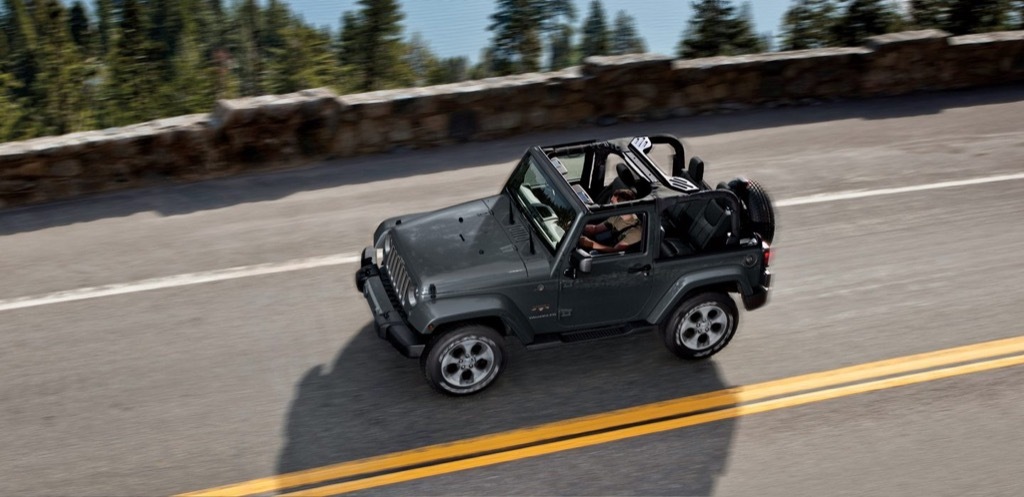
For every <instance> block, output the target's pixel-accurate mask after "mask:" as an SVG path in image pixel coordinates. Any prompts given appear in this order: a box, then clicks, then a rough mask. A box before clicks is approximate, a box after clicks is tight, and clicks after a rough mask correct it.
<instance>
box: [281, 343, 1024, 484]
mask: <svg viewBox="0 0 1024 497" xmlns="http://www.w3.org/2000/svg"><path fill="white" fill-rule="evenodd" d="M1021 364H1024V355H1020V356H1014V357H1005V358H1002V359H994V360H990V361H985V362H978V363H973V364H966V365H961V366H954V367H949V368H944V369H937V370H932V371H926V372H923V373H914V374H908V375H905V376H898V377H894V378H888V379H884V380H876V381H871V382H866V383H858V384H854V385H848V386H844V387H838V388H832V389H827V390H819V391H815V392H810V393H805V394H799V395H793V396H790V397H783V398H779V399H774V400H768V401H763V402H757V403H754V404H747V405H742V406H737V407H731V408H727V409H722V410H719V411H713V412H707V413H702V414H695V415H693V416H688V417H685V418H678V419H670V420H666V421H658V422H653V423H649V424H644V425H639V426H632V427H629V428H623V429H620V430H614V431H609V432H604V433H598V434H594V435H585V436H582V437H577V438H572V439H568V440H562V441H557V442H550V443H546V444H542V445H535V446H531V447H524V448H520V449H513V450H509V451H505V452H498V453H494V454H488V455H484V456H478V457H472V458H468V459H462V460H458V461H452V462H448V463H441V464H436V465H433V466H426V467H422V468H416V469H411V470H406V471H398V472H395V473H388V474H383V475H380V476H373V477H370V478H364V479H361V480H352V481H347V482H344V483H338V484H334V485H328V486H325V487H320V488H314V489H310V490H303V491H300V492H295V493H289V494H284V495H282V496H281V497H299V496H303V497H319V496H329V495H338V494H343V493H348V492H355V491H359V490H366V489H370V488H376V487H381V486H384V485H393V484H396V483H402V482H406V481H410V480H416V479H421V478H427V477H431V476H438V475H443V474H447V473H454V472H457V471H465V470H467V469H475V468H480V467H484V466H491V465H495V464H500V463H505V462H510V461H517V460H520V459H526V458H530V457H537V456H542V455H547V454H552V453H555V452H563V451H567V450H571V449H578V448H581V447H589V446H592V445H598V444H603V443H608V442H615V441H619V440H623V439H627V438H634V437H639V436H643V435H650V434H653V433H659V432H663V431H668V430H676V429H679V428H685V427H688V426H694V425H699V424H705V423H711V422H713V421H721V420H724V419H730V418H736V417H740V416H748V415H751V414H757V413H762V412H768V411H775V410H778V409H784V408H788V407H795V406H800V405H804V404H811V403H814V402H821V401H824V400H830V399H836V398H839V397H846V396H850V395H857V394H862V393H867V392H874V391H878V390H885V389H889V388H895V387H900V386H906V385H913V384H916V383H924V382H927V381H934V380H939V379H943V378H950V377H953V376H960V375H966V374H971V373H978V372H981V371H989V370H993V369H998V368H1005V367H1010V366H1017V365H1021Z"/></svg>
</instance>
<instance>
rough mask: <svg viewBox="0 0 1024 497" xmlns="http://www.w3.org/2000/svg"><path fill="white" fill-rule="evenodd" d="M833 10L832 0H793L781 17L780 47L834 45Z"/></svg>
mask: <svg viewBox="0 0 1024 497" xmlns="http://www.w3.org/2000/svg"><path fill="white" fill-rule="evenodd" d="M835 12H836V5H835V3H834V2H833V0H795V1H794V2H793V4H792V5H790V7H789V9H788V10H786V13H785V15H783V18H782V49H783V50H804V49H807V48H822V47H828V46H832V45H835V44H836V42H835V38H834V32H833V29H834V28H833V24H834V23H835V22H836V21H835Z"/></svg>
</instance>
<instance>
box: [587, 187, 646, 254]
mask: <svg viewBox="0 0 1024 497" xmlns="http://www.w3.org/2000/svg"><path fill="white" fill-rule="evenodd" d="M635 198H636V194H635V193H633V190H630V189H628V188H623V189H620V190H615V192H614V193H612V198H611V203H613V204H617V203H619V202H628V201H630V200H633V199H635ZM642 238H643V229H642V228H641V227H640V219H639V218H638V217H637V216H636V214H624V215H621V216H612V217H610V218H608V219H607V220H605V222H603V223H600V224H588V225H586V226H584V227H583V236H580V248H582V249H584V250H594V251H597V252H601V253H606V254H607V253H612V252H622V251H625V250H628V249H629V248H630V247H631V246H633V245H635V244H637V243H639V242H640V240H641V239H642ZM598 240H599V241H598Z"/></svg>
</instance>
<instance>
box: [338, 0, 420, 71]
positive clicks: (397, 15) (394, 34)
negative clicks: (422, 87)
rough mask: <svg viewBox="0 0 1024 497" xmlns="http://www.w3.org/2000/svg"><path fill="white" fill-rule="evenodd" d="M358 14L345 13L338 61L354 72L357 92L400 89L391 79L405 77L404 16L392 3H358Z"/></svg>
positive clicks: (382, 0)
mask: <svg viewBox="0 0 1024 497" xmlns="http://www.w3.org/2000/svg"><path fill="white" fill-rule="evenodd" d="M358 3H359V5H360V6H361V8H360V9H359V11H357V12H355V13H352V14H349V13H347V12H346V13H345V16H344V17H343V20H342V32H341V39H340V45H341V47H342V48H341V51H342V55H341V60H342V62H343V64H345V65H346V66H350V67H351V68H353V69H354V70H353V71H351V73H350V74H351V76H353V77H354V78H355V80H356V82H355V87H356V89H358V90H359V91H373V90H382V89H386V88H392V87H395V86H396V85H397V86H400V84H397V82H396V81H395V79H396V78H397V77H399V75H402V74H407V73H408V68H407V67H403V66H402V60H401V58H402V55H403V53H404V52H405V46H404V44H403V43H402V38H401V35H402V25H401V24H400V23H401V21H402V18H403V17H404V14H402V12H401V10H399V8H398V3H397V2H396V1H395V0H359V2H358Z"/></svg>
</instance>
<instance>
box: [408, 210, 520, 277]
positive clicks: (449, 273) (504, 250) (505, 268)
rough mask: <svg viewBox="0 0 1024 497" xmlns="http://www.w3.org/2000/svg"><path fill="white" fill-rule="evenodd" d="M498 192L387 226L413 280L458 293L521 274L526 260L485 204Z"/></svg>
mask: <svg viewBox="0 0 1024 497" xmlns="http://www.w3.org/2000/svg"><path fill="white" fill-rule="evenodd" d="M496 199H497V197H492V198H486V199H481V200H474V201H472V202H467V203H464V204H459V205H454V206H451V207H446V208H444V209H441V210H437V211H434V212H430V213H427V214H424V215H422V216H419V217H417V218H415V219H412V220H409V221H406V222H403V223H402V224H401V225H399V226H395V228H394V229H393V230H392V232H391V233H392V237H393V241H394V244H395V248H396V249H397V250H398V254H399V255H400V256H401V257H402V259H403V260H404V261H405V267H406V269H407V270H408V271H409V273H410V275H411V276H412V277H413V280H414V281H415V282H416V283H417V284H418V285H419V286H420V288H424V287H426V286H427V285H431V284H433V285H435V286H436V288H437V294H438V295H442V294H450V293H462V292H466V291H472V290H478V289H481V288H485V287H491V288H493V287H495V286H499V285H503V284H504V283H511V282H514V281H519V280H522V279H524V278H525V277H526V265H525V264H524V263H523V259H522V257H521V256H520V255H519V252H518V251H517V250H516V246H515V245H514V244H513V243H512V241H511V240H510V239H509V237H508V235H507V234H506V233H505V230H504V229H503V228H502V226H501V224H500V222H499V221H498V220H497V219H495V218H494V216H493V215H492V214H491V210H490V208H489V206H490V205H493V204H494V203H495V201H496Z"/></svg>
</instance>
